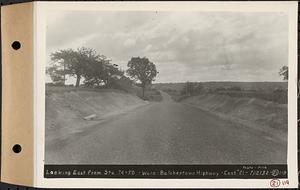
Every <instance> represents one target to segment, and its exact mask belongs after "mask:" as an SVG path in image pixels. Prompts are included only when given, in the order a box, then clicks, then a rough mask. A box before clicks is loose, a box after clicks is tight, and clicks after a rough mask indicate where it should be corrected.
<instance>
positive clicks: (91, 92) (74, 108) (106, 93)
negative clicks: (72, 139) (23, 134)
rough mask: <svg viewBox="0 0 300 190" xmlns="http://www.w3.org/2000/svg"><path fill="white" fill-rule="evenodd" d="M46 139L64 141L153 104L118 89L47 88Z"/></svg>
mask: <svg viewBox="0 0 300 190" xmlns="http://www.w3.org/2000/svg"><path fill="white" fill-rule="evenodd" d="M45 100H46V118H45V121H46V139H47V140H50V139H53V138H63V136H66V135H68V134H70V133H73V132H76V131H80V130H82V129H85V128H86V127H89V126H91V125H94V124H96V123H99V122H100V121H102V120H103V119H105V118H107V117H109V116H112V115H117V114H120V113H124V112H126V111H129V110H131V109H135V108H137V107H139V106H143V105H146V104H148V103H149V102H147V101H144V100H142V99H141V98H139V97H137V96H136V95H135V94H131V93H128V92H125V91H123V90H117V89H93V88H75V87H67V86H61V87H57V86H46V99H45Z"/></svg>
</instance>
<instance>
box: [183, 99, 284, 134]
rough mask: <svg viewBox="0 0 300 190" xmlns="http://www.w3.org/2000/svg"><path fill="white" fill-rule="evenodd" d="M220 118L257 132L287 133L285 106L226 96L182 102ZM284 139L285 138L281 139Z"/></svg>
mask: <svg viewBox="0 0 300 190" xmlns="http://www.w3.org/2000/svg"><path fill="white" fill-rule="evenodd" d="M182 103H184V104H188V105H191V106H196V107H198V108H201V109H203V110H206V111H209V112H211V113H214V114H216V115H219V116H220V117H225V118H228V119H231V120H233V121H236V122H239V123H241V124H244V125H247V126H250V127H252V128H256V129H259V130H264V131H265V130H268V131H270V130H276V131H277V132H278V135H279V136H285V135H282V133H283V134H286V133H287V104H278V103H275V102H271V101H266V100H261V99H257V98H236V97H230V96H228V95H219V94H203V95H199V96H193V97H189V98H187V99H184V100H182ZM281 139H285V138H281Z"/></svg>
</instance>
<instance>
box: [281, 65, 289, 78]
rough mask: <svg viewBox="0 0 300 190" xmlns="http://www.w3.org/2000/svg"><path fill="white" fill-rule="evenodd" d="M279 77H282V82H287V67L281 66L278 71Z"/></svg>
mask: <svg viewBox="0 0 300 190" xmlns="http://www.w3.org/2000/svg"><path fill="white" fill-rule="evenodd" d="M279 75H280V76H282V77H283V80H288V78H289V67H288V66H286V65H285V66H283V67H281V68H280V70H279Z"/></svg>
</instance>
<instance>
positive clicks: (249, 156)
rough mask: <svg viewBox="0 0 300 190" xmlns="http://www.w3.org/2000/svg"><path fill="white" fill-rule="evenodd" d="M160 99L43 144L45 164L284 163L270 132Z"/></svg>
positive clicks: (281, 150)
mask: <svg viewBox="0 0 300 190" xmlns="http://www.w3.org/2000/svg"><path fill="white" fill-rule="evenodd" d="M162 96H163V100H162V101H161V102H153V103H150V104H148V105H145V106H142V107H140V108H137V109H135V110H132V111H129V112H127V113H125V114H121V115H118V116H114V117H112V118H109V119H107V120H104V121H102V122H101V123H99V124H97V125H95V126H93V127H91V128H88V129H87V130H84V131H82V132H79V133H75V134H73V135H72V136H70V137H68V138H66V139H63V140H57V141H56V142H54V143H51V144H49V145H46V158H45V161H46V164H284V163H286V159H287V157H286V151H287V147H286V145H285V143H283V142H278V140H275V139H274V138H273V137H272V136H270V134H267V133H265V132H261V131H256V130H253V129H251V128H247V127H243V126H241V125H239V124H236V123H233V122H231V121H227V120H224V119H221V118H219V117H217V116H215V115H212V114H210V113H207V112H205V111H203V110H201V109H198V108H194V107H190V106H187V105H183V104H180V103H177V102H174V101H173V100H172V99H171V97H170V96H169V95H168V94H166V93H163V92H162Z"/></svg>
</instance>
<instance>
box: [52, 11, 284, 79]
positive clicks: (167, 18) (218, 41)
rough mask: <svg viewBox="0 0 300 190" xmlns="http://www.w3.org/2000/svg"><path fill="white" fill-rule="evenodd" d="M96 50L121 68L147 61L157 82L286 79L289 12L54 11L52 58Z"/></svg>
mask: <svg viewBox="0 0 300 190" xmlns="http://www.w3.org/2000/svg"><path fill="white" fill-rule="evenodd" d="M82 46H84V47H89V48H94V49H96V50H97V52H99V53H100V54H103V55H105V56H107V57H108V58H110V59H112V62H113V63H115V64H118V65H119V66H120V67H121V68H122V69H124V70H125V69H127V66H126V65H127V62H128V61H129V60H130V58H131V57H133V56H140V57H144V56H146V57H148V58H149V59H150V60H151V61H152V62H154V63H155V65H156V67H157V70H158V71H159V75H158V76H157V79H156V81H155V82H185V81H282V80H281V77H280V76H279V75H278V71H279V69H280V67H281V66H283V65H287V64H288V19H287V15H286V14H284V13H238V12H155V11H153V12H145V11H143V12H142V11H139V12H132V11H131V12H109V11H107V12H84V11H72V12H66V11H64V12H52V13H51V14H49V15H48V17H47V55H48V60H47V61H48V63H49V55H50V53H51V52H54V51H56V50H59V49H65V48H74V49H77V48H79V47H82Z"/></svg>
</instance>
